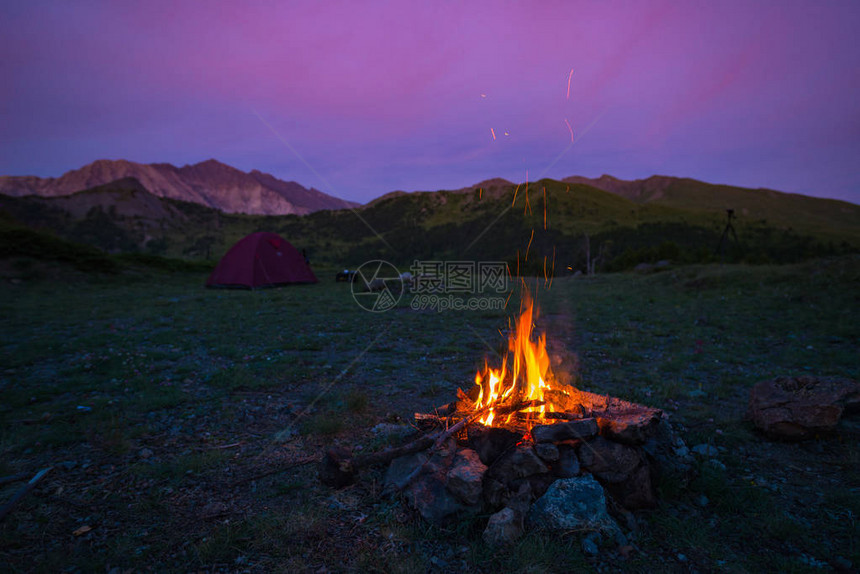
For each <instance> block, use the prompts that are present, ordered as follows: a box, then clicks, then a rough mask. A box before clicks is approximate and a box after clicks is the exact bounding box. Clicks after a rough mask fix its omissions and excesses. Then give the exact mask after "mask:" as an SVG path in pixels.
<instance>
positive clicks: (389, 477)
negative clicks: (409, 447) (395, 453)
mask: <svg viewBox="0 0 860 574" xmlns="http://www.w3.org/2000/svg"><path fill="white" fill-rule="evenodd" d="M425 462H427V454H425V453H423V452H416V453H415V454H407V455H406V456H401V457H400V458H395V459H394V460H392V461H391V464H389V465H388V470H387V471H385V478H383V485H384V486H385V488H387V489H390V488H392V487H393V486H394V485H396V484H402V483H403V480H404V479H405V478H406V477H407V476H409V474H411V473H412V471H414V470H415V469H416V468H417V467H419V466H421V465H422V464H424V463H425Z"/></svg>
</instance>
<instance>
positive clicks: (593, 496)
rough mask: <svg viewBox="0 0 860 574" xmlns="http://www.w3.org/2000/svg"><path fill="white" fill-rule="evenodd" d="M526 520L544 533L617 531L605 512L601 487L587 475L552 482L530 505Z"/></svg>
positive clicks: (604, 498)
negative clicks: (558, 531)
mask: <svg viewBox="0 0 860 574" xmlns="http://www.w3.org/2000/svg"><path fill="white" fill-rule="evenodd" d="M527 521H528V523H529V524H530V525H532V526H534V527H535V528H540V529H544V530H596V531H600V532H613V533H614V532H615V531H616V530H618V525H617V524H616V523H615V521H614V520H613V519H612V518H611V517H610V516H609V514H608V512H607V511H606V497H605V496H604V494H603V487H602V486H600V484H599V483H598V482H597V481H596V480H595V479H594V477H592V476H591V475H585V476H577V477H574V478H563V479H559V480H556V481H555V482H553V483H552V485H551V486H550V487H549V489H548V490H547V491H546V493H544V495H543V496H541V497H540V498H538V499H537V500H536V501H535V502H534V504H532V505H531V508H530V509H529V512H528V515H527Z"/></svg>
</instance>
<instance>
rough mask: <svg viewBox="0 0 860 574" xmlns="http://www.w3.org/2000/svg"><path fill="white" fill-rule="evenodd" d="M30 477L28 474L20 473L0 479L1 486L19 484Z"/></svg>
mask: <svg viewBox="0 0 860 574" xmlns="http://www.w3.org/2000/svg"><path fill="white" fill-rule="evenodd" d="M28 476H30V475H29V474H27V473H26V472H19V473H18V474H11V475H9V476H3V477H0V484H6V483H7V482H18V481H19V480H24V479H25V478H27V477H28Z"/></svg>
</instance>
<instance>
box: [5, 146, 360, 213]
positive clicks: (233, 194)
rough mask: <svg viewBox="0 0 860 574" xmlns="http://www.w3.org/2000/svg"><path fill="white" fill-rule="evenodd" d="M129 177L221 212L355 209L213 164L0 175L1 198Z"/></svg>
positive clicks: (102, 164)
mask: <svg viewBox="0 0 860 574" xmlns="http://www.w3.org/2000/svg"><path fill="white" fill-rule="evenodd" d="M127 178H134V179H136V180H137V181H138V182H140V185H141V186H142V187H143V188H144V189H145V190H146V191H148V192H149V193H151V194H152V195H155V196H156V197H164V198H168V199H176V200H180V201H189V202H192V203H198V204H200V205H205V206H207V207H211V208H213V209H217V210H219V211H222V212H225V213H247V214H253V215H290V214H295V215H305V214H308V213H312V212H314V211H319V210H322V209H346V208H351V207H356V206H358V205H359V204H357V203H355V202H352V201H346V200H344V199H340V198H337V197H333V196H331V195H328V194H326V193H323V192H321V191H319V190H317V189H313V188H310V189H307V188H305V187H304V186H302V185H300V184H298V183H296V182H294V181H283V180H280V179H278V178H276V177H274V176H272V175H270V174H268V173H263V172H261V171H257V170H252V171H251V172H247V173H246V172H244V171H241V170H239V169H236V168H234V167H231V166H229V165H226V164H223V163H221V162H219V161H217V160H214V159H210V160H207V161H203V162H200V163H196V164H193V165H185V166H182V167H176V166H174V165H171V164H169V163H151V164H142V163H136V162H133V161H127V160H98V161H94V162H93V163H90V164H88V165H85V166H84V167H82V168H80V169H76V170H72V171H69V172H67V173H65V174H63V175H62V176H60V177H57V178H53V177H49V178H40V177H35V176H0V194H4V195H9V196H13V197H20V196H25V195H38V196H42V197H58V196H67V195H71V194H74V193H77V192H79V191H83V190H87V189H91V188H94V187H97V186H104V185H107V184H110V183H112V182H115V181H118V180H124V179H127Z"/></svg>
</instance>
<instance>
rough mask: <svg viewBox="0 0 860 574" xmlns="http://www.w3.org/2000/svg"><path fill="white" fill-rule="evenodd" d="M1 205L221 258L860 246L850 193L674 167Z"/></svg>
mask: <svg viewBox="0 0 860 574" xmlns="http://www.w3.org/2000/svg"><path fill="white" fill-rule="evenodd" d="M741 198H743V201H741ZM729 205H731V206H734V208H735V209H736V210H737V211H736V213H737V218H736V220H735V222H734V228H735V231H736V233H737V237H738V241H737V242H734V241H729V242H727V243H726V244H725V245H724V246H723V249H722V250H721V251H720V252H719V253H718V252H717V251H718V249H717V248H718V246H719V245H720V236H721V234H722V232H723V230H724V227H725V223H726V215H725V211H724V209H725V206H729ZM0 206H2V207H0V213H5V217H6V218H7V219H8V220H13V221H16V222H18V223H19V224H22V225H26V226H28V227H30V228H34V229H44V230H51V231H52V232H53V233H55V234H56V235H58V236H59V237H63V238H65V239H68V240H72V241H76V242H80V243H86V244H89V245H93V246H96V247H99V248H101V249H103V250H105V251H108V252H114V253H118V252H142V253H149V254H154V255H166V256H170V257H182V258H191V259H206V260H217V259H218V258H219V257H220V256H221V255H222V254H223V253H224V252H225V251H226V250H227V249H228V248H229V247H230V246H231V245H232V244H233V243H235V242H236V241H237V240H238V239H240V238H241V237H243V236H245V235H247V234H248V233H251V232H254V231H274V232H277V233H280V234H281V235H283V236H284V237H285V238H287V239H288V240H289V241H290V242H291V243H293V244H294V245H295V246H296V247H298V248H299V249H307V250H308V252H309V254H310V255H311V258H312V260H313V261H314V262H315V263H324V264H331V265H335V266H339V267H355V266H358V265H359V264H361V263H362V262H364V261H367V260H369V259H374V258H383V259H387V260H390V261H392V262H394V263H396V264H398V265H407V266H408V265H409V264H410V263H412V262H413V261H414V260H416V259H419V260H432V259H448V260H452V259H469V260H506V261H509V262H510V263H511V265H512V268H513V269H515V270H516V269H517V268H519V269H520V270H521V271H523V272H528V273H537V274H542V273H544V272H546V273H549V272H551V270H552V268H553V263H552V262H553V259H554V260H555V269H556V272H557V273H558V272H562V271H565V272H566V271H568V270H570V271H575V270H582V271H585V270H586V268H587V266H588V262H589V261H595V260H596V265H595V269H597V270H615V269H623V268H629V267H632V266H634V265H636V264H638V263H641V262H654V261H657V260H660V259H671V260H673V261H676V262H708V261H712V260H717V259H719V260H729V261H748V262H758V263H763V262H779V263H782V262H791V261H800V260H803V259H807V258H809V257H814V256H822V255H832V254H839V253H845V252H852V251H856V250H857V249H858V248H860V218H858V217H856V213H855V211H857V210H860V208H858V207H857V206H853V205H852V204H847V203H845V202H838V201H832V200H824V199H816V198H811V197H804V196H798V195H791V194H781V193H777V192H769V191H764V190H742V189H740V188H730V187H728V186H713V185H709V184H702V183H701V182H696V181H694V180H682V179H673V180H672V182H671V183H670V184H669V185H668V186H667V187H666V188H665V189H664V190H663V191H662V192H661V196H660V198H656V199H655V198H652V200H650V201H644V202H634V201H631V200H628V199H626V198H624V197H621V196H620V195H617V194H613V193H609V192H605V191H601V190H599V189H596V188H594V187H591V186H588V185H582V184H567V183H564V182H559V181H554V180H549V179H545V180H541V181H538V182H532V183H530V184H529V185H519V186H515V185H504V184H503V183H501V182H491V185H490V186H489V187H488V188H486V189H484V188H478V189H474V190H458V191H437V192H416V193H397V194H389V196H387V197H383V198H380V199H378V200H376V201H374V202H372V203H371V204H369V205H368V206H365V207H364V208H361V209H359V210H356V211H350V210H341V211H319V212H315V213H313V214H310V215H306V216H295V215H292V216H290V215H288V216H277V217H271V216H249V215H237V214H224V213H221V212H219V211H216V210H213V209H210V208H207V207H205V206H201V205H198V204H194V203H186V202H180V201H175V200H170V199H163V198H158V197H155V196H152V195H151V194H149V193H148V192H146V191H145V190H143V189H141V188H139V184H137V186H135V185H133V184H131V183H129V182H125V183H122V182H117V184H116V185H114V184H112V185H110V186H101V187H99V188H96V189H93V190H89V191H86V192H81V193H79V194H75V195H74V196H69V197H64V198H53V199H46V198H37V197H23V198H6V197H4V198H2V201H0ZM855 208H856V209H855ZM374 232H375V233H374ZM730 239H733V238H730ZM545 268H546V269H545Z"/></svg>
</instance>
